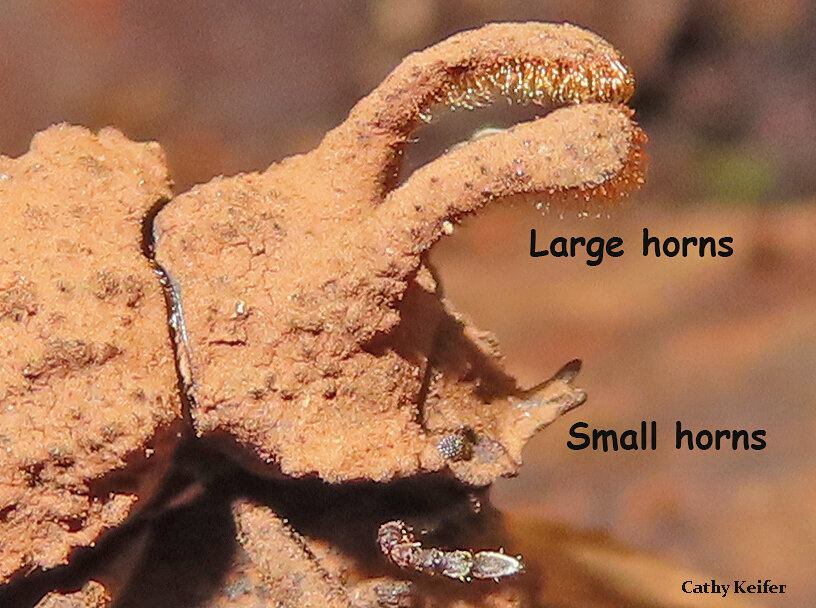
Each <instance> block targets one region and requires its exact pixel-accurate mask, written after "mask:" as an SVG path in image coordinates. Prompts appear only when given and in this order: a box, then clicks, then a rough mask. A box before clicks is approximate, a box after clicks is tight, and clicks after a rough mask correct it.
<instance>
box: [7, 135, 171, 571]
mask: <svg viewBox="0 0 816 608" xmlns="http://www.w3.org/2000/svg"><path fill="white" fill-rule="evenodd" d="M169 195H170V188H169V183H168V178H167V171H166V168H165V165H164V158H163V154H162V151H161V149H160V148H159V146H158V144H137V143H134V142H131V141H129V140H128V139H126V138H125V137H124V136H123V135H122V134H121V133H119V132H117V131H114V130H112V129H105V130H103V131H102V132H100V133H99V135H98V136H97V135H93V134H92V133H90V132H89V131H88V130H86V129H83V128H79V127H68V126H57V127H52V128H50V129H48V130H47V131H45V132H43V133H40V134H38V135H37V136H36V137H35V138H34V140H33V141H32V144H31V150H30V151H29V152H28V153H27V154H25V155H23V156H21V157H19V158H16V159H12V158H6V157H0V207H2V209H3V213H4V221H3V222H2V224H1V225H0V249H2V255H0V349H2V356H0V583H4V582H6V581H7V580H8V579H9V578H10V577H11V576H12V575H13V574H15V573H16V572H19V571H22V570H23V569H31V568H35V567H41V568H46V567H52V566H55V565H57V564H61V563H64V562H66V561H67V559H68V556H69V553H70V552H71V550H72V549H73V548H74V547H80V546H86V545H90V544H92V543H94V541H95V540H96V539H97V538H98V537H99V536H100V534H101V533H102V532H103V531H104V530H105V529H107V528H110V527H112V526H115V525H117V524H119V523H120V522H122V521H123V520H124V519H125V517H126V516H127V515H128V514H129V513H130V512H131V511H132V510H134V508H135V505H136V503H137V501H139V500H141V499H145V498H147V497H149V496H150V495H151V494H152V492H153V490H154V489H155V485H156V484H157V483H158V480H159V478H160V477H161V476H162V474H163V472H164V469H165V467H166V466H167V464H168V463H169V460H170V458H169V457H170V455H171V453H172V450H171V444H172V441H173V440H174V438H175V432H174V431H173V430H172V423H173V422H174V421H176V420H178V419H179V416H180V409H181V408H180V400H179V397H178V390H177V380H176V374H175V370H174V361H173V357H174V353H173V349H172V345H171V344H170V340H169V337H168V332H167V316H166V311H165V302H164V296H163V293H162V289H161V286H160V284H159V282H158V280H157V277H156V275H155V273H154V270H153V268H152V267H151V265H150V263H149V261H148V260H147V259H146V258H145V257H144V256H143V254H142V251H141V241H142V219H143V218H144V216H145V215H146V214H147V213H148V211H149V210H150V208H151V207H152V206H153V205H155V204H156V203H157V202H159V201H161V200H162V199H166V198H168V197H169ZM126 465H127V471H126V472H123V471H122V469H124V468H125V467H126Z"/></svg>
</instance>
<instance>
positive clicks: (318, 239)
mask: <svg viewBox="0 0 816 608" xmlns="http://www.w3.org/2000/svg"><path fill="white" fill-rule="evenodd" d="M632 87H633V79H632V77H631V75H630V74H629V73H628V71H627V70H626V68H625V67H624V65H623V64H622V60H621V58H620V56H619V55H618V54H617V53H616V52H615V51H614V49H612V47H610V46H609V45H608V44H607V43H606V42H605V41H603V40H601V39H600V38H598V37H597V36H595V35H593V34H591V33H589V32H586V31H584V30H581V29H579V28H575V27H574V26H567V25H552V24H499V25H493V26H488V27H485V28H483V29H481V30H476V31H474V32H468V33H464V34H460V35H457V36H455V37H454V38H452V39H450V40H448V41H445V42H442V43H440V44H439V45H437V46H435V47H431V48H430V49H428V50H426V51H422V52H420V53H416V54H414V55H412V56H410V57H409V58H408V59H407V60H406V61H405V62H404V63H403V64H401V65H400V66H399V67H398V68H396V69H395V70H394V72H393V73H392V74H391V75H390V76H389V77H388V78H387V79H386V80H385V82H384V83H383V85H381V86H380V87H378V88H377V89H376V90H375V91H374V92H373V93H372V94H371V95H369V96H368V97H366V98H365V99H363V100H362V101H360V102H359V103H358V104H357V106H355V108H354V109H353V110H352V112H351V114H350V117H349V119H348V120H347V121H346V122H345V123H343V124H342V125H340V126H339V127H338V128H336V129H335V130H334V131H332V132H330V133H329V134H328V135H327V136H326V138H325V139H324V141H323V143H322V144H321V145H320V146H319V147H318V148H317V149H316V150H314V151H313V152H311V153H309V154H307V155H303V156H297V157H292V158H289V159H286V160H284V161H283V162H281V163H280V164H277V165H273V166H272V167H270V168H269V169H268V170H267V171H266V172H264V173H262V174H249V175H242V176H238V177H235V178H229V179H224V178H219V179H216V180H213V181H212V182H210V183H208V184H206V185H203V186H199V187H196V188H194V189H193V190H191V191H190V192H188V193H186V194H184V195H181V196H179V197H177V198H176V199H174V200H173V201H171V203H170V204H168V206H167V207H165V208H164V209H163V210H162V211H161V212H160V214H159V215H158V217H157V221H156V225H155V234H156V238H157V249H156V251H157V261H158V262H159V263H160V265H161V266H162V267H163V268H164V269H165V270H166V272H167V273H168V276H169V277H170V279H171V281H172V282H173V284H174V287H175V290H176V296H177V298H178V300H179V303H180V305H181V306H180V310H179V315H178V317H177V318H178V321H179V323H180V324H181V323H182V321H183V327H182V332H181V335H182V337H183V338H184V343H183V344H182V345H181V347H180V349H179V354H180V356H181V358H182V359H183V365H182V369H184V370H185V374H186V378H185V380H186V382H187V384H188V389H189V394H190V395H191V396H192V398H193V399H194V404H195V406H194V408H193V411H192V414H193V420H194V424H195V426H196V430H197V432H198V433H199V434H200V435H205V436H210V437H214V438H217V439H219V440H223V439H227V441H224V444H225V445H228V446H231V447H234V446H235V444H237V445H238V446H239V447H240V449H239V450H238V452H240V456H241V457H242V458H246V457H247V456H248V455H249V460H251V461H252V460H254V461H255V462H258V459H260V461H265V462H267V463H276V464H277V465H279V466H280V468H281V469H282V471H283V473H285V474H287V475H294V476H299V475H306V474H311V473H317V474H318V475H320V476H321V477H322V478H324V479H326V480H329V481H342V480H349V479H374V480H387V479H390V478H393V477H396V476H408V475H412V474H416V473H421V472H427V471H436V470H440V469H443V468H450V469H451V470H453V472H454V473H455V474H456V475H457V477H459V478H460V479H462V480H464V481H466V482H469V483H473V484H487V483H490V482H491V481H493V480H494V479H495V478H496V477H497V476H499V475H507V474H512V473H514V472H516V471H517V469H518V466H519V464H520V460H521V448H522V446H523V444H524V442H525V441H526V440H527V439H528V438H529V436H530V435H531V434H532V433H533V432H535V430H536V429H537V428H539V427H541V426H543V425H544V424H547V423H549V422H551V421H552V420H553V419H554V418H555V417H556V416H557V415H558V414H559V413H562V412H563V411H565V410H567V409H569V408H571V407H574V406H575V405H578V404H580V403H581V402H583V399H584V394H583V392H581V391H579V390H577V389H575V388H573V387H572V386H571V385H570V382H571V380H572V377H573V376H574V372H575V371H577V370H573V371H572V372H570V373H568V374H566V375H563V376H559V378H557V379H555V380H554V381H552V382H549V383H542V384H541V385H539V386H537V387H536V390H533V391H524V390H522V389H521V388H520V387H518V386H517V385H516V383H515V380H514V379H513V378H512V377H511V376H509V375H508V374H506V373H505V372H504V371H503V370H502V369H501V366H500V357H499V354H498V350H497V348H496V345H495V341H494V340H493V339H492V338H491V337H490V336H489V335H487V334H485V333H484V332H480V331H479V330H477V329H476V328H474V327H472V326H471V325H470V324H469V323H468V322H467V320H466V319H464V318H463V317H462V316H461V315H458V314H457V313H455V312H453V310H452V309H451V307H450V306H449V305H448V303H447V302H445V301H444V300H443V299H442V298H441V297H440V296H439V294H438V293H437V292H438V285H437V282H436V280H435V279H434V276H433V273H432V271H431V270H430V268H429V266H428V265H427V259H426V258H425V256H424V254H425V252H426V251H427V249H428V248H430V247H431V246H432V245H433V244H434V242H436V241H437V240H438V239H439V238H440V237H441V236H443V235H444V234H445V233H447V232H449V231H450V229H451V228H452V227H453V225H454V223H455V222H456V221H458V220H459V219H460V218H461V217H462V216H464V215H466V214H468V213H473V212H475V211H477V210H478V209H480V208H481V207H482V206H483V205H485V204H487V203H489V202H490V201H492V200H494V199H501V198H506V197H510V196H513V195H523V196H528V195H529V196H535V197H538V198H539V199H544V200H555V201H559V200H568V201H578V203H579V204H581V205H586V204H587V201H591V202H592V204H602V203H604V202H607V201H611V200H614V199H615V198H618V197H619V196H620V195H623V194H626V193H627V192H628V191H629V190H631V189H634V188H636V187H637V186H638V185H639V184H640V183H642V181H643V177H642V175H643V166H642V165H643V163H642V154H641V152H640V147H641V144H642V143H643V142H644V136H643V134H642V132H641V131H640V129H639V128H638V127H637V126H636V125H635V124H634V122H633V121H632V119H631V111H630V110H628V109H627V108H625V107H623V106H618V105H614V103H583V102H615V103H617V102H625V101H626V100H627V99H628V98H629V96H630V95H631V93H632ZM494 93H495V94H498V95H502V96H507V97H509V98H511V99H516V100H517V101H523V102H531V103H550V104H554V105H562V104H564V103H573V102H582V103H579V105H575V106H570V107H566V108H561V109H558V110H555V111H554V112H552V113H551V114H550V115H548V116H546V117H545V118H541V119H538V120H535V121H533V122H530V123H525V124H522V125H518V126H517V127H515V128H514V129H511V130H509V131H506V132H502V133H499V134H497V135H493V136H490V137H487V138H484V139H481V140H478V141H473V142H470V143H467V144H465V145H463V146H461V147H459V148H458V149H456V150H454V151H451V152H450V153H448V154H446V155H444V156H442V157H441V158H439V159H437V160H435V161H433V162H431V163H430V164H428V165H427V166H425V167H423V168H422V169H420V170H418V171H417V172H415V173H414V174H413V175H412V176H410V177H409V178H408V179H407V180H406V181H405V183H403V184H402V185H401V186H399V187H396V188H395V183H396V173H397V171H398V165H399V158H400V153H401V149H402V147H403V145H404V144H405V143H406V141H407V140H408V138H409V137H410V132H411V129H412V128H413V127H414V126H415V125H416V123H417V122H418V121H420V120H421V119H422V117H423V116H424V115H425V114H426V113H427V112H428V111H429V110H431V109H432V108H433V106H434V104H438V103H443V104H448V105H454V106H461V107H469V106H470V105H478V104H479V103H481V102H482V101H484V100H485V99H488V98H491V97H492V96H493V95H494ZM548 371H552V370H548ZM452 435H454V436H455V437H453V438H452V437H451V436H452ZM454 444H460V445H461V449H457V450H451V447H450V446H451V445H454ZM267 470H268V471H270V472H272V471H274V470H275V468H274V467H269V468H267Z"/></svg>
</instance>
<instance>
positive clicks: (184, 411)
mask: <svg viewBox="0 0 816 608" xmlns="http://www.w3.org/2000/svg"><path fill="white" fill-rule="evenodd" d="M169 202H170V199H169V198H162V199H160V200H158V201H156V203H155V204H154V205H153V206H152V207H151V208H150V210H149V211H148V212H147V214H146V215H145V216H144V218H143V219H142V242H141V248H142V254H143V255H144V256H145V258H147V260H148V262H149V263H150V266H151V268H152V269H153V272H154V273H155V274H156V276H157V277H158V280H159V283H160V284H161V286H162V291H163V292H164V303H165V308H166V311H167V332H168V335H169V338H170V344H171V346H172V348H173V364H174V366H175V369H176V386H177V390H178V394H179V398H180V399H181V415H182V417H183V418H184V421H185V422H186V424H185V433H187V434H188V435H189V436H194V435H195V433H194V431H193V428H194V427H193V416H192V411H193V408H194V407H195V402H194V399H193V397H192V395H190V391H189V388H190V387H189V386H188V384H187V382H186V381H185V380H184V375H183V374H182V370H181V353H180V352H179V349H181V348H183V338H182V336H181V335H180V334H181V330H180V329H179V328H178V327H176V325H175V324H174V318H175V319H176V321H177V322H182V323H183V319H181V310H180V308H179V306H180V304H179V302H178V299H177V296H176V294H175V293H174V291H173V286H172V282H171V280H170V277H169V276H168V275H167V273H166V272H165V270H164V268H162V267H161V266H160V265H159V263H158V262H157V261H156V237H155V233H154V231H153V225H154V223H155V221H156V216H157V215H158V214H159V211H161V210H162V209H163V208H164V206H165V205H166V204H167V203H169Z"/></svg>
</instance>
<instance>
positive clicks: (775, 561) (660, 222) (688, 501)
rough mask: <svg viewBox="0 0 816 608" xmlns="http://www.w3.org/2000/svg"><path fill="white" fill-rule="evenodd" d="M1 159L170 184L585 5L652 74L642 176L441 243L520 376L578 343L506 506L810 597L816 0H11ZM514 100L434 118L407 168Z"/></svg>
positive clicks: (321, 126)
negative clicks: (650, 441)
mask: <svg viewBox="0 0 816 608" xmlns="http://www.w3.org/2000/svg"><path fill="white" fill-rule="evenodd" d="M0 8H1V9H2V11H1V14H2V17H1V18H0V83H2V85H1V86H0V111H1V112H2V119H1V120H0V151H1V152H2V153H3V154H6V155H13V156H16V155H19V154H21V153H23V152H24V151H25V150H26V149H27V147H28V142H29V140H30V138H31V136H32V135H33V134H34V133H35V132H36V131H38V130H41V129H43V128H45V127H47V126H48V125H49V124H52V123H55V122H61V121H67V122H71V123H78V124H83V125H86V126H88V127H91V128H94V129H97V128H100V127H102V126H105V125H115V126H116V127H118V128H119V129H121V130H123V131H124V132H125V133H126V134H127V135H128V136H129V137H131V138H132V139H136V140H149V139H155V140H158V141H160V142H161V144H162V145H163V146H164V149H165V150H166V152H167V157H168V163H169V166H170V168H171V174H172V175H173V177H174V180H175V182H176V190H177V192H181V191H183V190H185V189H187V188H189V187H190V186H191V185H192V184H195V183H197V182H203V181H207V180H209V179H210V178H212V177H213V176H215V175H218V174H234V173H237V172H240V171H250V170H261V169H263V168H265V167H266V166H268V165H269V164H270V163H271V162H274V161H276V160H280V159H281V158H283V157H285V156H288V155H290V154H293V153H297V152H305V151H307V150H309V149H311V148H312V147H314V146H315V145H316V144H317V143H318V142H319V140H320V138H321V137H322V135H323V134H324V133H325V132H326V131H327V130H328V129H330V128H331V127H333V126H335V125H336V124H338V123H339V122H341V121H342V120H343V119H344V117H345V116H346V114H347V112H348V110H349V108H350V107H351V106H352V105H353V104H354V103H355V102H356V101H357V100H358V99H359V98H360V97H361V96H363V95H364V94H366V93H367V92H368V91H370V90H371V89H372V88H373V87H374V86H376V85H377V84H378V83H379V82H380V81H381V80H382V79H383V78H384V76H385V75H386V74H387V73H388V72H389V71H390V70H391V69H392V68H393V67H394V66H395V65H396V64H397V63H398V62H399V61H400V59H401V58H402V57H404V56H405V55H406V54H407V53H409V52H411V51H413V50H417V49H420V48H423V47H425V46H428V45H430V44H432V43H434V42H436V41H439V40H441V39H443V38H445V37H446V36H448V35H450V34H452V33H454V32H457V31H460V30H462V29H467V28H471V27H477V26H479V25H482V24H484V23H486V22H490V21H510V20H512V21H518V20H542V21H570V22H573V23H576V24H578V25H582V26H585V27H588V28H590V29H592V30H594V31H596V32H597V33H599V34H601V35H603V36H604V37H605V38H607V39H608V40H609V41H610V42H612V43H613V44H614V45H615V46H616V47H617V48H619V49H620V50H621V51H622V52H623V53H624V55H625V56H626V58H627V60H628V62H629V63H630V65H631V66H632V68H633V69H634V72H635V74H636V76H637V78H638V93H637V96H636V97H635V99H634V100H633V102H632V105H633V106H634V107H635V108H636V109H637V111H638V119H639V121H640V122H641V124H642V125H643V126H644V128H645V129H646V131H647V132H648V134H649V136H650V138H651V143H650V145H649V153H650V156H651V157H652V164H651V169H650V172H649V176H648V185H647V187H646V188H645V190H644V191H642V192H641V193H640V194H638V195H637V196H636V197H635V198H634V199H633V200H631V201H630V202H628V203H627V204H626V205H625V206H623V207H620V208H617V209H614V210H610V211H607V210H603V211H602V212H600V213H598V217H595V214H594V213H592V214H590V217H589V218H578V217H575V215H576V214H575V213H574V212H569V211H568V210H564V212H563V213H559V212H554V213H550V214H549V215H545V216H542V215H541V214H540V213H539V212H537V211H536V210H534V209H519V208H495V209H490V210H488V211H487V212H485V213H484V214H482V215H480V216H479V217H478V218H474V219H472V220H470V221H468V222H466V224H465V226H464V228H463V229H460V230H457V232H456V233H455V234H454V235H453V237H451V238H449V239H447V240H446V241H445V242H443V243H441V244H440V245H439V246H438V247H437V248H436V250H435V251H434V260H435V261H436V262H437V265H438V266H439V267H440V271H441V274H442V277H443V278H444V280H445V285H446V289H447V294H448V296H449V297H450V298H451V299H452V300H453V302H454V303H455V304H456V305H457V308H458V309H460V310H462V311H464V312H467V313H468V314H469V315H470V316H471V317H472V318H473V319H474V320H475V321H476V323H477V324H479V325H480V326H482V327H484V328H489V329H491V330H493V331H494V332H495V333H496V334H497V336H498V337H499V339H500V341H501V343H502V345H503V348H504V350H505V352H506V354H507V359H508V361H507V364H508V369H509V370H510V371H511V372H513V373H515V374H516V375H517V376H518V377H519V379H520V380H521V382H522V383H524V384H532V383H534V382H536V381H538V380H541V379H543V378H544V377H547V376H549V375H550V374H551V373H552V372H553V371H555V370H556V369H557V368H558V367H560V365H561V364H563V363H564V362H566V361H567V360H569V359H571V358H573V357H580V358H582V359H584V362H585V371H584V372H583V374H582V379H581V383H580V384H581V386H583V387H584V388H586V389H587V390H588V391H589V393H590V400H589V402H588V403H587V405H586V406H585V407H583V408H581V410H579V411H577V412H575V413H573V414H571V415H570V417H569V418H568V419H566V420H562V421H560V422H559V423H557V424H556V425H554V426H553V427H550V428H549V429H547V430H546V431H545V432H543V433H542V434H541V435H540V436H539V437H538V438H536V439H535V440H534V441H533V442H532V443H531V445H530V446H529V447H528V449H527V452H526V463H525V467H524V469H523V472H522V474H521V475H520V477H519V478H517V479H513V480H507V481H503V482H501V483H499V484H498V485H497V486H496V487H495V488H494V491H493V497H494V500H495V502H496V504H497V505H498V506H499V507H500V508H502V509H504V510H505V511H507V512H509V513H516V514H519V515H524V516H532V517H536V518H540V519H545V520H548V521H555V522H563V523H564V524H567V525H572V526H577V527H580V528H585V529H599V530H603V531H606V532H608V533H609V534H610V535H611V536H612V537H614V538H616V539H618V540H620V541H622V542H623V543H625V544H627V545H630V546H632V547H635V548H638V549H642V550H646V551H651V552H654V553H657V554H659V555H661V556H665V557H667V558H669V559H671V560H672V561H674V562H675V563H678V564H682V565H684V566H687V567H692V568H696V569H700V570H702V571H704V572H706V573H711V574H712V575H714V576H718V577H724V578H725V579H728V578H731V579H733V578H746V579H756V578H762V579H766V578H772V579H775V582H777V583H785V584H788V585H789V594H788V595H787V596H783V597H778V596H777V597H770V599H765V600H763V601H764V602H766V603H767V604H768V605H776V604H777V603H783V604H786V605H799V606H806V605H814V604H816V580H815V579H814V577H813V563H814V559H815V558H816V509H814V508H813V505H814V504H816V449H814V436H815V435H816V408H814V405H815V404H814V397H815V396H816V374H814V369H816V315H814V304H816V273H814V271H813V268H814V263H813V260H815V259H816V205H814V203H816V200H815V199H814V192H816V170H814V168H816V145H814V141H816V59H815V58H816V6H814V3H812V2H808V1H807V0H776V1H775V2H768V1H767V0H733V1H729V2H726V1H725V0H708V1H695V0H676V1H671V0H619V1H615V2H606V1H600V0H552V1H541V0H538V1H534V0H509V1H506V2H501V3H498V2H495V1H492V0H446V1H444V2H442V1H441V0H410V1H408V0H381V1H374V0H370V1H363V0H357V1H334V2H314V3H303V2H296V1H294V0H293V1H291V2H289V1H283V2H271V1H268V0H246V1H244V2H240V3H235V2H227V1H220V2H219V1H212V2H194V1H192V0H175V1H173V2H166V1H164V0H133V1H115V0H62V1H60V2H53V1H39V0H2V1H0ZM541 111H542V110H541V109H531V108H507V107H505V106H503V105H502V106H500V107H497V108H493V109H488V110H483V111H478V112H475V113H472V114H467V113H464V114H456V115H452V116H446V117H443V118H442V119H441V120H440V121H439V122H438V123H435V124H433V125H430V126H429V127H425V128H423V129H422V130H420V132H419V134H418V138H419V142H418V144H417V145H415V146H413V147H412V148H411V150H410V151H409V155H408V156H409V158H408V164H409V166H417V165H419V164H421V163H423V162H427V161H428V160H430V159H431V158H433V157H434V156H436V155H438V154H439V153H441V152H442V151H444V149H445V148H446V147H447V146H449V145H451V144H452V143H454V142H456V141H459V140H462V139H465V138H467V137H468V136H469V134H470V133H471V132H472V131H474V130H475V129H478V128H480V127H484V126H488V125H490V126H496V125H498V126H502V125H506V124H511V123H512V122H515V121H519V120H524V119H526V118H529V117H530V116H533V115H534V114H536V113H541ZM644 227H648V228H649V229H650V232H651V233H652V234H656V235H660V236H663V237H665V236H715V237H720V236H732V237H734V251H735V253H734V255H733V256H732V257H729V258H716V259H711V258H706V259H699V258H686V259H678V258H674V259H666V258H660V259H655V258H644V257H642V256H641V255H640V250H639V248H640V238H641V231H642V229H643V228H644ZM531 228H536V230H537V231H538V235H539V240H540V242H544V241H546V240H549V239H550V238H552V237H554V236H557V235H573V234H576V235H585V236H594V235H599V236H611V235H618V236H621V237H623V239H624V242H625V243H626V244H627V246H626V247H625V249H626V251H627V255H624V256H622V257H620V258H616V259H608V260H605V261H604V262H603V263H602V264H601V265H600V266H598V267H588V266H587V265H586V264H584V262H583V260H582V259H580V258H578V259H575V260H566V261H565V260H557V261H553V259H552V258H538V259H531V258H530V257H529V256H528V253H527V252H528V247H529V231H530V229H531ZM576 420H585V421H587V422H588V423H589V424H590V425H591V426H597V427H602V428H614V429H618V430H624V429H627V428H636V427H637V426H638V425H639V423H640V421H641V420H657V421H658V425H659V426H660V431H661V435H660V437H659V442H660V445H659V449H658V451H657V452H654V453H652V452H648V453H633V452H625V453H624V452H618V453H608V454H604V453H602V452H591V451H587V452H573V451H570V450H568V449H567V448H566V441H567V439H568V429H569V425H570V424H571V423H572V422H574V421H576ZM676 420H681V421H682V422H683V423H684V426H685V427H687V428H692V429H694V430H700V429H704V428H705V429H710V430H713V429H718V428H722V429H742V428H744V429H748V430H749V431H750V430H754V429H759V428H761V429H766V430H767V441H768V447H767V449H765V450H763V451H761V452H736V453H735V452H732V451H731V450H730V449H726V450H721V451H719V452H715V451H708V452H698V451H695V452H693V453H689V452H686V451H676V450H675V449H674V446H673V427H674V422H675V421H676Z"/></svg>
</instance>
